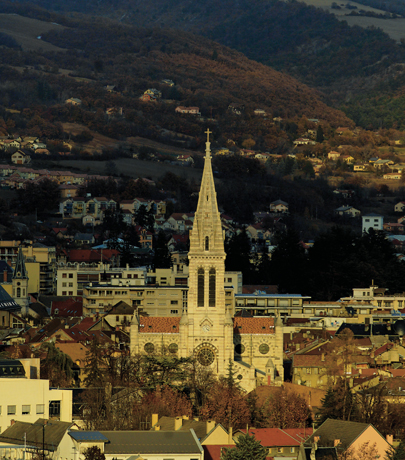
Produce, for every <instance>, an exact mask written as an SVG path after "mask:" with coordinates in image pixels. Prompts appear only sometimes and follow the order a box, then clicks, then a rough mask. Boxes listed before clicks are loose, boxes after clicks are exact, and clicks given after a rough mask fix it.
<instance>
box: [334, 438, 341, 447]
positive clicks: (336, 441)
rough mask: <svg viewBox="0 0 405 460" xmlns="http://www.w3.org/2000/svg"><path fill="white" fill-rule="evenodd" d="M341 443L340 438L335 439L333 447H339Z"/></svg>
mask: <svg viewBox="0 0 405 460" xmlns="http://www.w3.org/2000/svg"><path fill="white" fill-rule="evenodd" d="M339 444H340V439H335V440H334V441H333V447H337V446H338V445H339Z"/></svg>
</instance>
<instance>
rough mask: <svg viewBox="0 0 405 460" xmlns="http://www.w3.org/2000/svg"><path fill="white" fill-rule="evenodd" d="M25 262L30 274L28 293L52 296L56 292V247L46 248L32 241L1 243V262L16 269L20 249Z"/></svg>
mask: <svg viewBox="0 0 405 460" xmlns="http://www.w3.org/2000/svg"><path fill="white" fill-rule="evenodd" d="M20 246H21V250H22V253H23V256H24V260H25V266H26V269H27V273H28V279H29V281H28V292H29V293H36V292H39V293H41V294H50V293H53V292H54V290H55V287H56V286H55V268H56V251H55V247H54V246H45V245H43V244H40V243H34V244H33V242H32V241H23V242H22V241H16V240H13V241H0V260H4V261H6V262H7V263H9V264H10V265H11V267H13V268H14V267H15V264H16V261H17V254H18V248H19V247H20Z"/></svg>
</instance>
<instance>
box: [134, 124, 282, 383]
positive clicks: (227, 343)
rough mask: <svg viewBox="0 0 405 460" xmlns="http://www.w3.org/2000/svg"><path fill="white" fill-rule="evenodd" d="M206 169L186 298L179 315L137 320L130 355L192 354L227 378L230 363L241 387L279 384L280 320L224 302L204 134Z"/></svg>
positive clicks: (222, 263) (192, 234) (221, 239)
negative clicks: (246, 313)
mask: <svg viewBox="0 0 405 460" xmlns="http://www.w3.org/2000/svg"><path fill="white" fill-rule="evenodd" d="M206 133H207V142H206V150H205V161H204V171H203V176H202V180H201V188H200V193H199V198H198V205H197V211H196V213H195V217H194V223H193V229H192V230H191V232H190V251H189V254H188V259H189V280H188V286H189V289H188V297H187V298H185V299H183V310H182V315H181V317H138V316H137V315H134V317H133V319H132V324H131V353H133V354H140V353H159V352H161V351H162V350H166V351H167V352H168V353H172V354H174V355H176V356H180V357H188V356H194V357H195V358H196V359H197V361H198V363H199V364H200V365H201V366H204V367H209V368H210V369H212V370H213V372H214V373H215V374H217V375H218V376H221V375H222V376H225V375H226V373H227V368H228V366H229V360H232V362H233V369H234V371H236V374H235V377H236V378H237V379H238V380H239V383H240V385H241V387H242V388H244V389H245V390H246V391H251V390H253V389H254V388H256V386H258V385H262V384H266V385H281V384H282V382H283V377H284V371H283V326H282V323H281V321H280V319H279V318H275V317H263V316H261V317H253V318H245V317H238V316H235V309H234V306H233V305H229V304H227V303H226V300H225V288H224V281H225V258H226V254H225V249H224V232H223V230H222V226H221V218H220V213H219V211H218V205H217V197H216V192H215V184H214V177H213V173H212V166H211V148H210V141H209V135H210V131H209V130H207V132H206Z"/></svg>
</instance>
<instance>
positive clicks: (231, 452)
mask: <svg viewBox="0 0 405 460" xmlns="http://www.w3.org/2000/svg"><path fill="white" fill-rule="evenodd" d="M267 452H268V450H267V449H266V447H264V446H262V445H261V444H260V441H256V439H255V437H254V436H250V434H249V433H247V434H246V435H243V436H239V437H238V439H237V440H236V442H235V447H230V448H224V450H223V453H222V454H221V460H266V457H267Z"/></svg>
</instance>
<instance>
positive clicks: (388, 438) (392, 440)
mask: <svg viewBox="0 0 405 460" xmlns="http://www.w3.org/2000/svg"><path fill="white" fill-rule="evenodd" d="M385 439H386V440H387V442H388V444H391V446H392V444H393V442H394V436H393V435H392V434H387V436H386V437H385Z"/></svg>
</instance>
